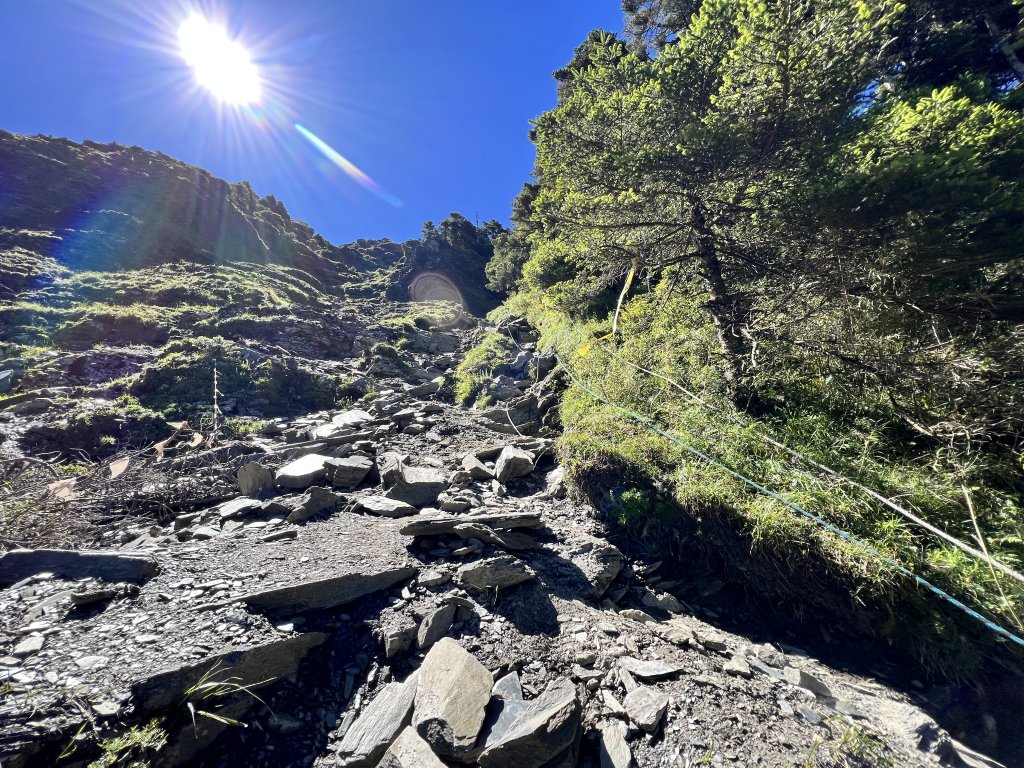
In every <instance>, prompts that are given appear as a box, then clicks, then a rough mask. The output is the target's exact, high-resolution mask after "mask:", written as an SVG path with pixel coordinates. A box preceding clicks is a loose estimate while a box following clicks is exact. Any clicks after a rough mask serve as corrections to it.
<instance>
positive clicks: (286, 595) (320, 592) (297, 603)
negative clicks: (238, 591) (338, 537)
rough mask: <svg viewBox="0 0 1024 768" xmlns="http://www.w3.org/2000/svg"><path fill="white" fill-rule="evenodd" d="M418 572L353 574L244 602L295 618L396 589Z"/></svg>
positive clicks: (397, 570) (259, 595)
mask: <svg viewBox="0 0 1024 768" xmlns="http://www.w3.org/2000/svg"><path fill="white" fill-rule="evenodd" d="M415 573H416V569H415V568H387V569H384V570H380V571H375V572H371V573H349V574H345V575H344V576H335V577H333V578H330V579H318V580H317V581H308V582H305V583H302V584H295V585H293V586H290V587H280V588H278V589H269V590H266V591H264V592H256V593H254V594H251V595H248V596H246V597H243V598H241V602H243V603H245V604H246V605H247V606H249V607H250V608H252V609H253V610H256V611H263V612H266V613H275V614H279V615H293V614H296V613H304V612H305V611H315V610H324V609H327V608H334V607H336V606H339V605H343V604H345V603H349V602H351V601H353V600H356V599H358V598H360V597H362V596H364V595H368V594H370V593H371V592H378V591H380V590H382V589H387V588H388V587H391V586H394V585H395V584H397V583H398V582H400V581H403V580H405V579H408V578H411V577H412V576H413V575H415Z"/></svg>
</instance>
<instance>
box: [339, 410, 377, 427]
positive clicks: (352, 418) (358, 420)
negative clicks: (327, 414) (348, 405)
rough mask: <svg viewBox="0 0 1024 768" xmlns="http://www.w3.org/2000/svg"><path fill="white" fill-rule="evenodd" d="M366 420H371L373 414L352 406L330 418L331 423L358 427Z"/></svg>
mask: <svg viewBox="0 0 1024 768" xmlns="http://www.w3.org/2000/svg"><path fill="white" fill-rule="evenodd" d="M368 421H373V416H371V415H370V414H368V413H367V412H366V411H363V410H360V409H359V408H352V409H351V410H348V411H345V412H344V413H339V414H338V415H337V416H335V417H334V418H333V419H331V423H332V424H335V425H337V426H339V427H359V426H362V425H363V424H365V423H366V422H368Z"/></svg>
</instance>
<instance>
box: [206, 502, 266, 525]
mask: <svg viewBox="0 0 1024 768" xmlns="http://www.w3.org/2000/svg"><path fill="white" fill-rule="evenodd" d="M262 508H263V502H262V501H258V500H256V499H250V498H247V497H245V496H239V497H238V498H237V499H232V500H231V501H225V502H224V503H223V504H220V505H218V506H217V507H216V512H217V514H218V515H220V519H221V520H230V519H235V518H239V517H246V516H248V515H252V514H256V513H257V512H259V511H260V510H261V509H262Z"/></svg>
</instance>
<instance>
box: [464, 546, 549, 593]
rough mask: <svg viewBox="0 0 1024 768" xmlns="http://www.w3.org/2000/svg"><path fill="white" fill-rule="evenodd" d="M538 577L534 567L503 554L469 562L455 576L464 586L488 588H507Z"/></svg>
mask: <svg viewBox="0 0 1024 768" xmlns="http://www.w3.org/2000/svg"><path fill="white" fill-rule="evenodd" d="M536 577H537V574H536V573H534V572H533V569H532V568H530V566H528V565H527V564H526V563H524V562H523V561H522V560H519V559H517V558H515V557H512V556H511V555H501V556H499V557H490V558H487V559H486V560H478V561H477V562H475V563H467V564H466V565H464V566H462V567H461V568H459V571H458V573H457V574H456V577H455V578H456V580H457V581H458V582H459V583H460V584H462V585H463V586H467V587H474V588H476V589H480V590H488V589H505V588H507V587H512V586H515V585H516V584H521V583H522V582H524V581H530V580H531V579H535V578H536Z"/></svg>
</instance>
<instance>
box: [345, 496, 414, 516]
mask: <svg viewBox="0 0 1024 768" xmlns="http://www.w3.org/2000/svg"><path fill="white" fill-rule="evenodd" d="M355 509H356V511H358V512H367V513H368V514H371V515H378V516H379V517H408V516H409V515H415V514H416V507H414V506H412V504H406V503H405V502H404V501H398V500H397V499H389V498H387V497H386V496H366V497H365V498H362V499H359V501H357V502H356V505H355Z"/></svg>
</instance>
